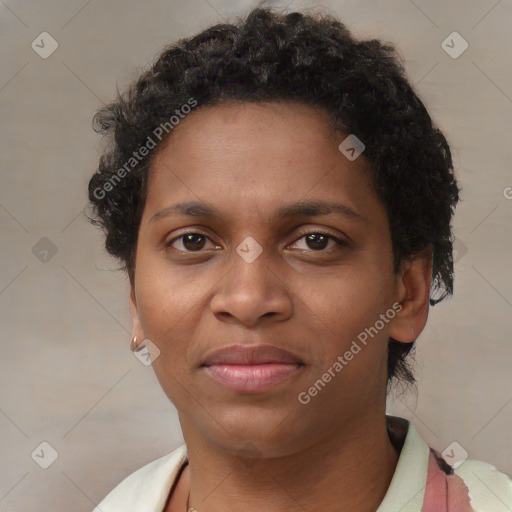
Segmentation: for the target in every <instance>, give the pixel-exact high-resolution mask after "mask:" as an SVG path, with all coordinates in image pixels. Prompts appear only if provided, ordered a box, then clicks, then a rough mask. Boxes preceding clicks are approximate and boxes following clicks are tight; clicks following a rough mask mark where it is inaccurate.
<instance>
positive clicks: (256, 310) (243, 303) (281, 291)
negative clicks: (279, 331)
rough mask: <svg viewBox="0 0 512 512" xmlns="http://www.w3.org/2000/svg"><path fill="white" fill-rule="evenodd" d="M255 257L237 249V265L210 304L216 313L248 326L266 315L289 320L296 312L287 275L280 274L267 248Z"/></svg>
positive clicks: (220, 318) (275, 318)
mask: <svg viewBox="0 0 512 512" xmlns="http://www.w3.org/2000/svg"><path fill="white" fill-rule="evenodd" d="M241 245H242V244H241ZM242 247H243V246H242ZM251 259H252V258H245V257H244V256H243V252H242V256H240V254H239V253H238V252H236V251H233V264H232V266H231V268H230V270H229V271H228V272H227V274H226V275H225V276H224V278H223V279H221V282H220V283H219V285H218V288H217V290H215V293H214V295H213V298H212V300H211V303H210V307H211V309H212V312H213V314H214V315H215V316H217V317H218V318H219V320H222V321H229V322H234V323H241V324H244V325H247V326H255V325H257V324H258V323H259V322H261V318H264V317H267V318H268V317H272V318H274V320H275V321H283V320H286V319H287V318H289V317H290V316H291V314H292V312H293V300H292V298H293V296H292V293H291V290H290V287H289V285H288V284H287V283H286V282H285V278H284V274H283V273H282V272H281V275H280V272H279V268H278V265H275V264H273V261H272V260H273V259H272V258H270V257H267V254H266V253H265V250H263V252H262V253H261V254H259V255H258V256H257V257H256V258H255V259H254V260H252V261H251Z"/></svg>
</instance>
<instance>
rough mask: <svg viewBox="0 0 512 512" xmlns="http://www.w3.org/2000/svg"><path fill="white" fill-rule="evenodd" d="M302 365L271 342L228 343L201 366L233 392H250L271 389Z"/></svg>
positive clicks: (210, 355)
mask: <svg viewBox="0 0 512 512" xmlns="http://www.w3.org/2000/svg"><path fill="white" fill-rule="evenodd" d="M303 366H304V363H303V362H302V361H301V360H300V359H299V358H298V357H297V356H295V355H294V354H292V353H291V352H288V351H287V350H284V349H281V348H278V347H275V346H273V345H252V346H251V345H230V346H228V347H223V348H221V349H218V350H215V351H214V352H212V353H211V354H209V355H208V356H207V357H206V359H205V361H204V363H203V365H202V369H203V370H204V371H205V372H206V374H207V375H208V376H209V377H211V378H212V379H214V380H215V381H217V382H218V383H220V384H221V385H223V386H224V387H226V388H228V389H230V390H232V391H236V392H239V393H245V394H253V393H262V392H264V391H268V390H270V389H271V388H272V387H274V386H276V385H277V384H278V383H280V382H283V381H284V380H286V379H288V378H289V377H292V376H293V375H295V374H296V373H298V372H299V371H300V370H301V369H302V367H303Z"/></svg>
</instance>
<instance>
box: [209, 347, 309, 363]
mask: <svg viewBox="0 0 512 512" xmlns="http://www.w3.org/2000/svg"><path fill="white" fill-rule="evenodd" d="M277 363H287V364H304V363H303V362H302V361H301V360H300V359H299V358H298V357H297V356H295V355H294V354H292V353H291V352H289V351H288V350H285V349H282V348H279V347H276V346H274V345H240V344H237V345H229V346H227V347H222V348H220V349H217V350H215V351H213V352H211V353H210V354H208V355H207V356H206V358H205V359H204V361H203V363H202V365H203V366H212V365H219V364H222V365H262V364H277Z"/></svg>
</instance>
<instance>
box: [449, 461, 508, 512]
mask: <svg viewBox="0 0 512 512" xmlns="http://www.w3.org/2000/svg"><path fill="white" fill-rule="evenodd" d="M453 473H454V475H456V476H457V477H459V478H460V479H461V480H462V482H463V483H464V485H465V486H466V487H467V489H468V496H469V499H470V503H471V507H472V508H473V509H474V510H475V512H480V511H482V512H492V511H494V510H496V511H498V510H507V511H510V510H512V478H511V477H510V476H509V475H507V474H505V473H502V472H501V471H499V470H498V469H496V467H495V466H493V465H492V464H489V463H487V462H482V461H479V460H470V459H468V460H466V461H464V462H463V463H462V464H460V465H459V466H457V467H454V468H453Z"/></svg>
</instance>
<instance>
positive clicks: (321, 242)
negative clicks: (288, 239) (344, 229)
mask: <svg viewBox="0 0 512 512" xmlns="http://www.w3.org/2000/svg"><path fill="white" fill-rule="evenodd" d="M302 239H304V241H305V243H306V245H307V247H306V249H308V248H310V249H312V250H313V251H315V252H329V249H332V248H336V246H338V248H340V247H345V246H347V245H348V243H347V242H345V241H344V240H342V239H341V238H338V237H335V236H333V235H331V234H329V233H324V232H322V231H311V232H307V233H304V234H303V235H302V236H301V237H300V238H298V239H297V240H296V241H295V242H294V245H295V244H296V243H297V242H298V241H299V240H302ZM329 240H331V241H333V242H334V245H332V246H331V247H329V249H328V250H325V249H326V243H328V241H329Z"/></svg>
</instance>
